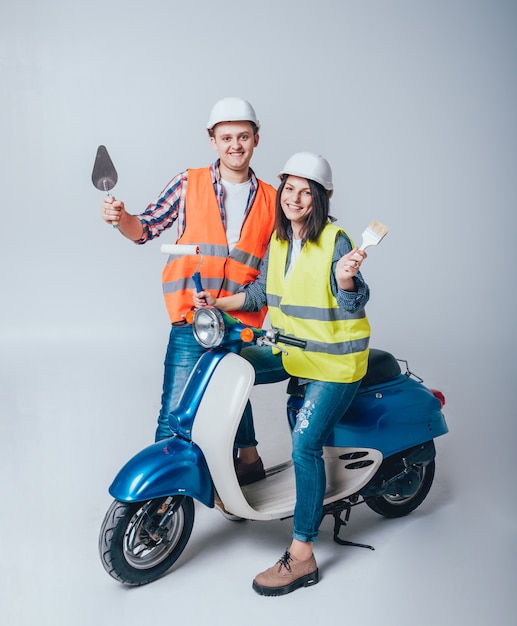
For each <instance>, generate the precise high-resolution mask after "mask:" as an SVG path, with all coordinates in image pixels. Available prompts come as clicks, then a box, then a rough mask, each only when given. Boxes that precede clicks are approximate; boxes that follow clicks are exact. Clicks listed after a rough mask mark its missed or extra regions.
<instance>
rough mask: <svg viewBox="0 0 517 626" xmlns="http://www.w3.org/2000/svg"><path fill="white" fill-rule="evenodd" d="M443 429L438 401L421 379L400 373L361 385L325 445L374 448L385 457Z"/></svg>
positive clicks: (425, 439)
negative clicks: (387, 379)
mask: <svg viewBox="0 0 517 626" xmlns="http://www.w3.org/2000/svg"><path fill="white" fill-rule="evenodd" d="M447 432H448V428H447V424H446V422H445V418H444V416H443V413H442V411H441V404H440V401H439V400H438V399H437V398H436V397H435V396H434V395H433V394H432V393H431V391H429V389H427V387H425V386H424V385H423V384H422V383H421V382H419V381H416V380H414V379H412V378H410V377H408V376H406V375H404V374H400V375H399V376H397V377H395V378H394V379H392V380H391V381H389V382H386V383H384V384H380V385H375V386H372V387H366V388H361V389H360V390H359V392H358V393H357V395H356V397H355V398H354V401H353V402H352V404H351V406H350V408H349V409H348V411H347V412H346V413H345V415H344V416H343V418H342V419H341V420H340V422H339V423H338V424H337V426H336V427H335V428H334V430H333V432H332V434H331V435H330V437H329V439H328V440H327V442H326V444H325V445H327V446H338V447H339V446H348V447H358V448H361V447H364V448H366V447H368V448H375V449H376V450H379V451H380V452H381V453H382V455H383V457H384V458H386V457H389V456H391V455H392V454H395V453H396V452H400V451H401V450H404V449H407V448H411V447H412V446H415V445H418V444H420V443H424V442H426V441H429V440H430V439H434V438H435V437H438V436H440V435H444V434H445V433H447Z"/></svg>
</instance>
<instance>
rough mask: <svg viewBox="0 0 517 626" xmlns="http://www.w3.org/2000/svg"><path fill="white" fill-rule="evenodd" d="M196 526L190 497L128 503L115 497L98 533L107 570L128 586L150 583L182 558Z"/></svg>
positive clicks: (100, 550) (101, 554) (102, 558)
mask: <svg viewBox="0 0 517 626" xmlns="http://www.w3.org/2000/svg"><path fill="white" fill-rule="evenodd" d="M193 525H194V502H193V500H192V498H190V497H188V496H169V497H166V498H158V499H156V500H148V501H146V502H133V503H129V504H127V503H124V502H119V501H118V500H115V501H114V502H113V503H112V505H111V506H110V508H109V509H108V511H107V513H106V516H105V518H104V521H103V523H102V527H101V531H100V535H99V553H100V558H101V561H102V564H103V566H104V569H105V570H106V571H107V572H108V574H109V575H110V576H112V577H113V578H115V579H116V580H118V581H119V582H122V583H124V584H126V585H133V586H137V585H145V584H147V583H150V582H152V581H154V580H156V579H157V578H160V576H163V574H165V572H167V571H168V570H169V569H170V568H171V567H172V565H173V564H174V563H175V561H176V560H177V559H178V558H179V556H180V555H181V553H182V552H183V550H184V548H185V546H186V545H187V542H188V540H189V538H190V533H191V532H192V527H193Z"/></svg>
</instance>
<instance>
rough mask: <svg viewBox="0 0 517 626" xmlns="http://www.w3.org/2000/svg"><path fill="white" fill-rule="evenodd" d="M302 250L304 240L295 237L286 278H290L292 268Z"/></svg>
mask: <svg viewBox="0 0 517 626" xmlns="http://www.w3.org/2000/svg"><path fill="white" fill-rule="evenodd" d="M301 251H302V240H301V239H295V238H294V237H293V247H292V248H291V257H290V259H289V267H288V268H287V272H286V273H285V280H287V279H288V277H289V274H290V273H291V270H292V269H293V266H294V264H295V261H296V259H297V258H298V257H299V256H300V252H301Z"/></svg>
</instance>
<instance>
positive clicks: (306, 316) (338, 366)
mask: <svg viewBox="0 0 517 626" xmlns="http://www.w3.org/2000/svg"><path fill="white" fill-rule="evenodd" d="M339 232H342V231H341V230H340V229H338V228H336V227H335V226H332V225H330V224H329V225H327V226H326V227H325V228H324V230H323V232H322V233H321V235H320V238H319V239H318V242H317V243H311V242H306V243H305V244H304V246H303V248H302V251H301V253H300V256H299V257H298V259H297V260H296V262H295V264H294V267H293V268H292V270H291V273H290V275H289V278H288V279H287V280H285V268H286V261H287V253H288V242H287V241H279V240H278V239H277V238H276V237H275V236H274V235H273V237H272V238H271V243H270V249H269V265H268V275H267V282H266V292H267V302H268V307H269V316H270V319H271V324H272V325H273V326H274V327H276V328H279V329H280V332H281V333H282V334H286V335H294V336H296V337H298V338H301V339H305V340H306V341H307V347H306V348H305V350H301V349H300V348H295V347H293V346H286V350H287V352H288V354H287V355H285V354H283V355H282V360H283V363H284V367H285V369H286V370H287V371H288V372H289V374H291V375H293V376H298V377H300V378H312V379H315V380H324V381H329V382H354V381H357V380H360V379H361V378H362V377H363V376H364V374H365V373H366V367H367V363H368V344H369V337H370V325H369V323H368V319H367V317H366V313H365V312H364V310H363V311H361V312H359V313H348V312H347V311H344V310H343V309H341V308H340V307H339V306H338V304H337V301H336V298H335V297H334V295H333V294H332V290H331V287H330V282H329V276H330V272H331V268H332V256H333V252H334V246H335V242H336V237H337V235H338V233H339ZM315 268H316V269H315Z"/></svg>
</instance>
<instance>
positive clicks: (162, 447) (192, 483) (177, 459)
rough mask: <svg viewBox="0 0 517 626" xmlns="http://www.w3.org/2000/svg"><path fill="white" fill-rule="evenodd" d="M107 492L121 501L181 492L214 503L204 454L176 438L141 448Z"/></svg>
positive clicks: (204, 501)
mask: <svg viewBox="0 0 517 626" xmlns="http://www.w3.org/2000/svg"><path fill="white" fill-rule="evenodd" d="M109 492H110V494H111V495H112V496H113V497H114V498H115V499H116V500H119V501H120V502H141V501H143V500H152V499H154V498H160V497H163V496H173V495H183V496H191V497H193V498H195V499H196V500H199V501H200V502H202V503H203V504H205V505H206V506H209V507H213V506H214V494H213V488H212V481H211V478H210V472H209V471H208V467H207V464H206V461H205V458H204V456H203V453H202V452H201V450H200V449H199V448H198V447H197V446H196V445H195V444H193V443H191V442H188V441H185V440H184V439H180V438H179V437H171V438H170V439H164V440H163V441H158V442H157V443H155V444H152V445H150V446H148V447H147V448H144V449H143V450H141V451H140V452H139V453H138V454H136V455H135V456H134V457H133V458H132V459H130V460H129V461H128V462H127V463H126V464H125V465H124V467H123V468H122V469H121V470H120V471H119V473H118V474H117V476H116V477H115V480H114V481H113V483H112V484H111V486H110V488H109Z"/></svg>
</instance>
